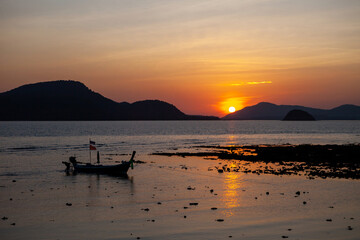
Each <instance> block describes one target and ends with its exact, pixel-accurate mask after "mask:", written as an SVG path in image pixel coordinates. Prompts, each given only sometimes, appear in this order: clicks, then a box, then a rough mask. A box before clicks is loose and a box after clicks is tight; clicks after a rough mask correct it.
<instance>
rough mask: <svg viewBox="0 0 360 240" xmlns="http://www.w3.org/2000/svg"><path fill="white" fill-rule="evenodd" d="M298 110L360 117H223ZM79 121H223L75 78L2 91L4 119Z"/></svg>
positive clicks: (357, 111)
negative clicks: (130, 98)
mask: <svg viewBox="0 0 360 240" xmlns="http://www.w3.org/2000/svg"><path fill="white" fill-rule="evenodd" d="M294 109H298V110H302V111H305V112H307V113H309V114H310V115H312V116H313V117H314V118H315V119H316V120H360V106H355V105H349V104H348V105H342V106H339V107H336V108H333V109H330V110H324V109H316V108H309V107H303V106H297V105H295V106H294V105H276V104H272V103H267V102H261V103H258V104H256V105H254V106H248V107H245V108H243V109H241V110H239V111H237V112H234V113H231V114H228V115H226V116H225V117H223V118H221V119H222V120H282V119H284V117H285V116H286V114H287V113H289V112H290V111H291V110H294ZM78 120H84V121H85V120H220V118H218V117H215V116H202V115H188V114H185V113H183V112H182V111H180V110H179V109H178V108H177V107H175V106H174V105H172V104H170V103H167V102H164V101H160V100H144V101H138V102H134V103H128V102H120V103H118V102H115V101H113V100H111V99H108V98H106V97H104V96H102V95H100V94H99V93H96V92H94V91H92V90H90V89H89V88H88V87H86V86H85V85H84V84H83V83H81V82H78V81H72V80H58V81H51V82H40V83H34V84H27V85H23V86H20V87H18V88H15V89H12V90H10V91H7V92H3V93H0V121H78Z"/></svg>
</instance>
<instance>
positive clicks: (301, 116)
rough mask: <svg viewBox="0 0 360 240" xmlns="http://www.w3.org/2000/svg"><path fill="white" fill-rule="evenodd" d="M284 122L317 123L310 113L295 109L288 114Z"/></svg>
mask: <svg viewBox="0 0 360 240" xmlns="http://www.w3.org/2000/svg"><path fill="white" fill-rule="evenodd" d="M283 121H315V118H314V117H313V116H311V115H310V114H309V113H308V112H305V111H303V110H299V109H294V110H291V111H290V112H288V113H287V114H286V116H285V117H284V119H283Z"/></svg>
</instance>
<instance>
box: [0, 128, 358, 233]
mask: <svg viewBox="0 0 360 240" xmlns="http://www.w3.org/2000/svg"><path fill="white" fill-rule="evenodd" d="M89 139H91V140H92V141H95V142H96V147H97V149H98V150H99V151H100V153H101V159H102V162H104V163H114V162H116V161H120V160H127V159H129V158H130V156H129V154H131V152H132V151H133V150H136V151H137V155H136V157H135V158H136V160H141V161H144V162H146V163H144V164H136V165H135V168H134V169H130V170H129V173H128V177H127V178H120V177H112V176H106V175H88V174H77V175H67V174H66V173H65V172H64V166H63V165H62V164H61V161H64V160H67V159H68V157H69V156H71V155H76V156H77V157H78V160H80V161H89V158H90V155H89ZM359 142H360V121H316V122H282V121H133V122H122V121H119V122H112V121H109V122H0V218H3V219H1V220H0V238H1V239H136V238H137V237H140V239H229V238H230V236H231V238H232V239H281V238H283V236H284V237H289V239H290V238H292V239H360V208H359V203H360V181H358V180H346V179H325V180H324V179H315V180H309V179H306V178H305V177H302V176H282V177H280V176H272V175H256V174H244V173H234V172H231V173H224V174H219V173H217V172H216V171H209V168H213V167H214V166H221V165H224V164H229V163H228V162H227V161H220V160H209V159H204V158H199V157H189V158H181V157H161V156H152V155H149V154H150V153H153V152H158V151H168V150H179V151H180V150H191V147H193V146H199V145H237V144H239V145H245V144H283V143H291V144H349V143H359ZM94 155H95V154H94V153H93V156H92V161H94V160H95V158H94ZM189 187H190V188H191V189H193V190H188V188H189ZM210 189H213V190H214V191H213V193H211V192H210ZM297 191H301V194H300V196H297V195H296V194H295V192H297ZM267 192H268V193H269V194H266V193H267ZM304 202H306V203H305V204H304ZM66 203H71V206H67V205H66ZM190 203H198V205H190ZM214 207H216V208H217V209H216V210H211V208H214ZM145 209H149V211H146V210H145ZM217 219H222V220H224V221H216V220H217ZM289 229H291V230H289Z"/></svg>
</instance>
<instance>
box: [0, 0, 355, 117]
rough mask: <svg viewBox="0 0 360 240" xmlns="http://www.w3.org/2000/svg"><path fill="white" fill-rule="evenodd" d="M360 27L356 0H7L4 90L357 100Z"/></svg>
mask: <svg viewBox="0 0 360 240" xmlns="http://www.w3.org/2000/svg"><path fill="white" fill-rule="evenodd" d="M359 23H360V2H359V1H356V0H353V1H352V0H347V1H344V0H303V1H285V0H251V1H250V0H206V1H205V0H191V1H190V0H184V1H172V0H168V1H163V0H153V1H133V0H131V1H130V0H128V1H125V0H122V1H95V0H94V1H92V0H88V1H85V0H81V1H79V0H78V1H45V0H34V1H25V0H23V1H21V0H19V1H1V2H0V31H1V37H0V56H1V57H0V80H1V81H0V92H3V91H7V90H10V89H12V88H15V87H17V86H20V85H23V84H27V83H34V82H40V81H49V80H58V79H73V80H78V81H81V82H83V83H84V84H86V85H87V86H88V87H89V88H91V89H92V90H94V91H96V92H99V93H101V94H102V95H104V96H106V97H108V98H111V99H113V100H115V101H128V102H134V101H138V100H144V99H160V100H163V101H167V102H169V103H172V104H174V105H175V106H177V107H178V108H179V109H180V110H182V111H183V112H185V113H187V114H208V115H216V116H223V115H225V114H226V113H227V110H228V108H229V107H230V106H234V107H236V108H237V109H240V108H242V107H244V106H246V105H252V104H256V103H258V102H261V101H268V102H273V103H276V104H299V105H306V106H310V107H321V108H332V107H336V106H338V105H340V104H345V103H351V104H357V105H360V97H359V95H360V94H359V93H360V24H359Z"/></svg>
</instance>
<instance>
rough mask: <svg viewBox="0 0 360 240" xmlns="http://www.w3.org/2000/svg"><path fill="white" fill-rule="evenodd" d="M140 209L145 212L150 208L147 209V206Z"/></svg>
mask: <svg viewBox="0 0 360 240" xmlns="http://www.w3.org/2000/svg"><path fill="white" fill-rule="evenodd" d="M141 210H143V211H145V212H148V211H150V209H149V208H142V209H141Z"/></svg>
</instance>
